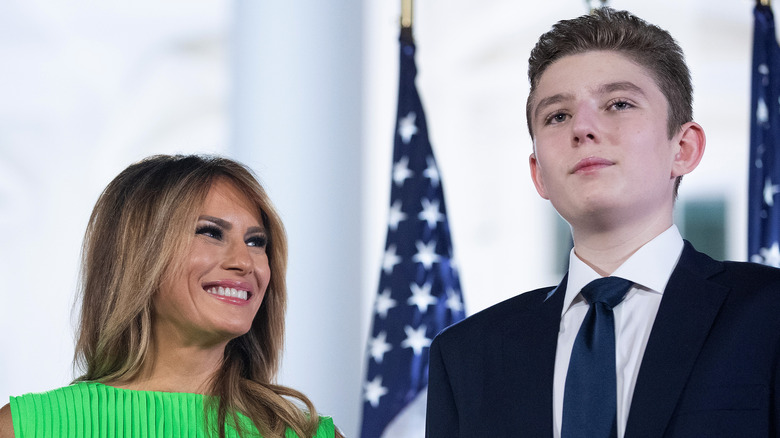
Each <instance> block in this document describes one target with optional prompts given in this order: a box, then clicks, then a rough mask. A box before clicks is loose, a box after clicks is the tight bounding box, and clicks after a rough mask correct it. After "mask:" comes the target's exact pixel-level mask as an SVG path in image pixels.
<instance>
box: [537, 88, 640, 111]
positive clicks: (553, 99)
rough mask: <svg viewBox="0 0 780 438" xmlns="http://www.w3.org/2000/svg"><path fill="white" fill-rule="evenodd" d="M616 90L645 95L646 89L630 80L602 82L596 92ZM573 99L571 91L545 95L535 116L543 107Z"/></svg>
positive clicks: (605, 92)
mask: <svg viewBox="0 0 780 438" xmlns="http://www.w3.org/2000/svg"><path fill="white" fill-rule="evenodd" d="M615 91H630V92H633V93H637V94H641V95H642V96H645V92H644V90H642V89H641V88H640V87H638V86H637V85H636V84H634V83H633V82H629V81H620V82H610V83H608V84H602V85H600V86H599V87H598V88H597V89H596V94H608V93H612V92H615ZM572 99H574V96H573V95H572V94H571V93H559V94H553V95H552V96H550V97H545V98H544V99H542V100H540V101H539V104H538V105H536V110H534V118H537V117H539V112H540V111H541V110H542V108H544V107H546V106H549V105H554V104H556V103H560V102H565V101H568V100H572Z"/></svg>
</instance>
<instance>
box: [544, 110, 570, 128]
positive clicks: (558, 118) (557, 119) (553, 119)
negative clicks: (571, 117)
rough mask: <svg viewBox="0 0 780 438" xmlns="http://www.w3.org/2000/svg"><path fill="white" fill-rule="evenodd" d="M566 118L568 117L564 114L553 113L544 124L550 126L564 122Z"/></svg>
mask: <svg viewBox="0 0 780 438" xmlns="http://www.w3.org/2000/svg"><path fill="white" fill-rule="evenodd" d="M567 117H568V115H567V114H566V113H555V114H553V115H551V116H550V117H548V118H547V120H546V124H548V125H550V124H556V123H561V122H565V121H566V118H567Z"/></svg>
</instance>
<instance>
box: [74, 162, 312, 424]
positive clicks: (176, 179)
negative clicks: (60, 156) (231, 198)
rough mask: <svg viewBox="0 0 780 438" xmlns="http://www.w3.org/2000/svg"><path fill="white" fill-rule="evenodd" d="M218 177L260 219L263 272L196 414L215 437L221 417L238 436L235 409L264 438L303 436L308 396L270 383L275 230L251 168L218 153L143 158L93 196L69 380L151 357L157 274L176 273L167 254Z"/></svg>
mask: <svg viewBox="0 0 780 438" xmlns="http://www.w3.org/2000/svg"><path fill="white" fill-rule="evenodd" d="M218 179H224V180H227V181H229V182H231V183H232V184H233V185H234V186H235V187H236V188H237V189H238V190H239V191H240V192H241V193H243V194H244V196H246V198H247V199H248V200H249V202H250V203H251V204H252V205H254V206H255V207H256V208H257V211H258V212H259V214H260V216H261V217H262V220H263V225H264V227H265V229H266V232H267V234H268V239H269V240H268V245H267V248H266V251H267V254H268V264H269V267H270V270H271V278H270V283H269V284H268V288H267V290H266V293H265V297H264V299H263V303H262V305H261V306H260V310H259V311H258V313H257V315H256V316H255V318H254V321H253V322H252V327H251V329H250V330H249V332H247V333H246V334H244V335H242V336H239V337H237V338H235V339H232V340H231V341H230V342H228V344H227V346H226V347H225V352H224V357H223V360H222V364H221V367H220V368H219V370H218V371H217V372H216V374H215V375H214V377H213V379H212V381H211V383H210V384H211V388H210V394H211V395H214V396H216V397H209V398H207V403H205V411H209V410H211V409H213V410H215V411H216V416H213V415H210V414H208V413H207V412H204V414H208V415H205V418H206V420H207V429H208V430H211V431H212V432H213V430H214V428H215V427H216V428H217V430H218V433H219V436H220V437H224V436H225V425H226V424H228V423H230V424H232V425H233V426H234V427H236V428H237V429H238V430H239V432H240V433H241V432H242V431H241V424H242V422H241V421H239V417H238V414H239V413H241V414H243V415H245V416H246V417H248V418H249V419H251V420H252V422H253V423H254V424H255V426H256V427H257V429H258V431H259V432H260V433H262V434H263V435H264V436H283V434H284V430H285V428H286V427H287V426H289V427H290V428H292V429H293V430H294V431H295V432H296V433H297V434H298V436H301V437H306V436H311V435H313V434H314V433H315V430H316V429H317V424H318V416H317V412H316V410H315V409H314V406H313V405H312V403H311V401H309V399H308V398H306V396H304V395H303V394H302V393H300V392H298V391H296V390H294V389H291V388H287V387H284V386H280V385H277V384H275V380H276V373H277V371H278V368H279V362H280V360H281V353H282V349H283V346H284V317H285V310H286V304H287V289H286V280H285V274H286V269H287V237H286V234H285V231H284V226H283V225H282V221H281V219H280V217H279V215H278V214H277V212H276V210H275V209H274V207H273V205H272V204H271V201H270V199H269V198H268V195H267V194H266V192H265V190H264V189H263V188H262V186H261V185H260V184H259V183H258V181H257V179H256V178H255V177H254V175H253V174H252V172H251V171H250V170H249V169H248V168H246V167H244V166H243V165H241V164H239V163H237V162H235V161H233V160H230V159H227V158H222V157H215V156H200V155H186V156H185V155H176V156H169V155H155V156H152V157H148V158H146V159H144V160H142V161H140V162H137V163H135V164H132V165H131V166H129V167H128V168H127V169H125V170H124V171H122V172H121V173H120V174H119V175H118V176H117V177H116V178H114V180H113V181H111V183H109V185H108V186H107V187H106V189H105V190H104V191H103V193H102V194H101V195H100V198H99V199H98V201H97V204H96V205H95V208H94V210H93V211H92V215H91V217H90V219H89V224H88V226H87V230H86V234H85V237H84V244H83V248H82V268H81V279H80V293H81V314H80V325H79V330H78V336H77V338H78V341H77V344H76V354H75V364H76V365H77V366H80V367H81V369H83V370H84V374H83V375H81V376H80V377H79V378H77V379H76V381H99V382H111V381H128V380H132V379H133V378H134V377H135V376H137V375H138V373H139V372H140V371H141V369H142V366H143V365H144V364H145V363H146V362H147V361H151V360H154V358H153V357H150V356H151V353H150V351H151V350H150V346H151V344H152V342H153V340H152V339H151V336H152V333H153V331H152V324H153V316H152V315H153V308H152V297H153V296H154V295H155V293H157V292H158V291H159V289H160V285H161V284H162V281H163V279H164V278H165V276H166V275H170V273H171V271H174V270H176V269H178V266H176V260H178V259H179V257H178V256H179V255H180V254H183V253H184V251H186V249H187V247H188V245H189V244H190V242H191V239H192V238H193V236H194V230H195V227H196V222H197V216H198V209H199V208H200V207H201V206H202V205H203V202H204V201H205V198H206V195H207V194H208V191H209V190H210V188H211V187H212V185H213V184H214V183H215V182H216V181H217V180H218ZM290 398H294V399H298V400H299V401H300V402H302V403H303V404H304V405H305V406H306V408H305V410H304V409H301V408H299V407H298V405H297V404H296V403H294V402H293V401H292V400H290ZM211 412H213V411H211ZM209 418H213V419H216V424H213V421H208V419H209ZM209 423H212V424H209Z"/></svg>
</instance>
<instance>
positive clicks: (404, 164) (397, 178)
mask: <svg viewBox="0 0 780 438" xmlns="http://www.w3.org/2000/svg"><path fill="white" fill-rule="evenodd" d="M413 175H414V172H412V171H411V170H409V157H406V156H405V157H403V158H401V159H400V160H398V162H397V163H395V164H393V181H394V182H395V185H397V186H403V185H404V181H406V179H407V178H411V177H412V176H413Z"/></svg>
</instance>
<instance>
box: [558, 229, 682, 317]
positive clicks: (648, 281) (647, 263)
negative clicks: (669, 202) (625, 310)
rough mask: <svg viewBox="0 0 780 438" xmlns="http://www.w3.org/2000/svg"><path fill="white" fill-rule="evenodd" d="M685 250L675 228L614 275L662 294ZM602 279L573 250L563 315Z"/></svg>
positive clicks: (645, 245) (630, 259) (640, 249)
mask: <svg viewBox="0 0 780 438" xmlns="http://www.w3.org/2000/svg"><path fill="white" fill-rule="evenodd" d="M682 249H683V240H682V236H681V235H680V231H679V230H678V229H677V226H676V225H672V226H671V227H669V228H668V229H667V230H666V231H664V232H663V233H661V234H659V235H658V236H656V237H655V238H653V240H651V241H649V242H647V243H646V244H644V245H643V246H642V247H641V248H639V249H638V250H637V251H636V252H635V253H634V254H632V255H631V257H629V258H628V259H627V260H626V261H625V262H623V264H622V265H620V266H619V267H618V268H617V269H616V270H615V272H613V273H612V275H613V276H616V277H621V278H625V279H626V280H630V281H631V282H633V283H636V284H638V285H640V286H642V287H643V288H645V289H648V290H650V291H653V292H656V293H659V294H663V291H664V289H666V284H667V283H668V282H669V278H670V277H671V276H672V271H674V267H675V266H677V261H678V260H679V259H680V254H682ZM600 277H601V275H599V274H598V273H597V272H596V271H594V270H593V269H592V268H591V267H590V266H588V265H587V264H586V263H585V262H583V261H582V260H580V258H579V257H577V255H576V254H574V250H573V249H572V250H571V253H570V254H569V280H568V282H567V284H566V296H565V297H564V301H563V313H566V311H567V310H568V309H569V307H570V306H571V305H572V303H574V302H575V301H580V300H582V298H581V297H580V295H579V294H580V290H581V289H582V288H583V287H584V286H585V285H586V284H588V283H590V282H591V281H593V280H596V279H598V278H600Z"/></svg>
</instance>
